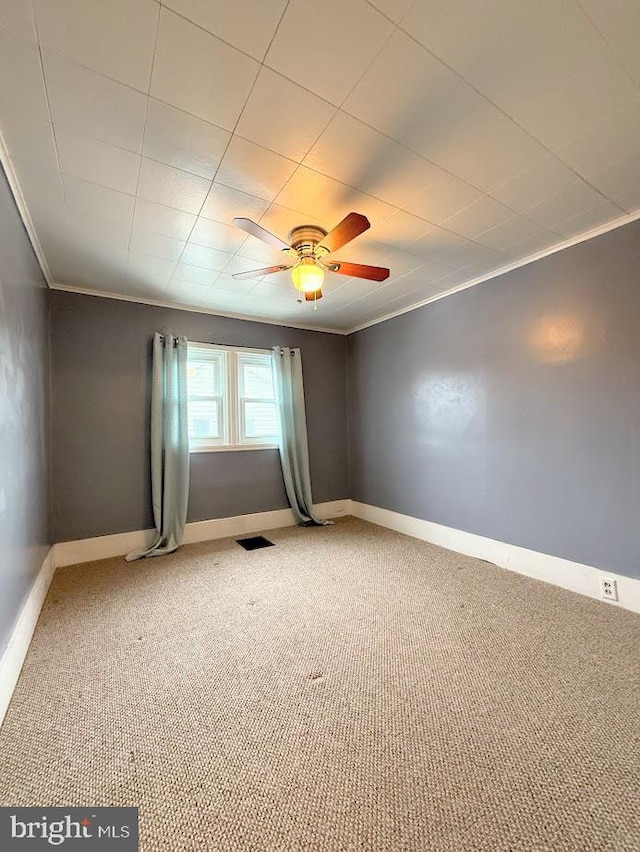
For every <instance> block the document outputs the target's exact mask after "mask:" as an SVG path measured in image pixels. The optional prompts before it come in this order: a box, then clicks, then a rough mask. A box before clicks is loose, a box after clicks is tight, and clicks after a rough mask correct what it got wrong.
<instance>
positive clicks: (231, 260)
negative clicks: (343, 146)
mask: <svg viewBox="0 0 640 852" xmlns="http://www.w3.org/2000/svg"><path fill="white" fill-rule="evenodd" d="M161 5H162V4H161ZM289 5H290V0H287V2H286V4H285V7H284V9H283V10H282V14H281V15H280V18H279V20H278V23H277V25H276V28H275V30H274V32H273V35H272V37H271V40H270V41H269V45H268V46H267V49H266V51H265V53H264V56H263V58H262V61H260V67H259V68H258V73H257V74H256V77H255V80H254V81H253V85H252V86H251V89H250V91H249V93H248V94H247V98H246V100H245V102H244V105H243V107H242V109H241V111H240V114H239V115H238V118H237V120H236V123H235V125H234V127H233V130H232V131H231V134H230V137H229V140H228V142H227V145H226V147H225V150H224V152H223V154H222V156H221V158H220V162H219V163H218V166H217V168H216V170H215V173H214V176H213V179H212V182H211V187H209V192H210V191H211V189H212V187H213V185H214V183H216V177H217V175H218V172H219V171H220V167H221V166H222V163H223V161H224V158H225V156H226V153H227V150H228V148H229V146H230V144H231V142H232V140H233V138H234V136H237V137H238V138H240V139H243V140H244V141H245V142H250V143H251V144H252V145H256V146H257V147H259V148H262V149H263V150H265V151H270V152H271V153H273V154H277V155H278V156H280V157H282V156H283V155H282V154H280V153H279V152H278V151H273V150H272V149H271V148H267V147H266V146H264V145H261V144H259V143H257V142H255V141H253V140H251V139H248V138H246V137H244V136H241V135H240V134H237V133H236V128H237V127H238V125H239V123H240V120H241V118H242V115H243V113H244V111H245V109H246V107H247V104H248V102H249V99H250V97H251V95H252V93H253V90H254V89H255V87H256V85H257V82H258V79H259V77H260V72H261V71H262V69H263V68H265V67H267V68H268V67H269V66H267V65H265V59H266V57H267V55H268V53H269V49H270V48H271V45H272V44H273V41H274V39H275V37H276V35H277V32H278V29H279V28H280V25H281V23H282V20H283V18H284V16H285V14H286V12H287V9H288V8H289ZM207 32H208V31H207ZM269 70H272V71H273V72H274V73H275V74H278V72H277V71H274V69H271V68H270V69H269ZM279 76H283V75H279ZM284 79H288V78H286V77H284ZM289 82H291V83H294V81H292V80H289ZM294 85H298V84H297V83H294ZM298 87H299V88H304V87H300V86H298ZM304 90H305V91H307V92H308V93H309V94H312V95H313V92H311V91H310V90H308V89H304ZM320 100H322V101H324V102H325V103H327V104H328V105H329V106H331V107H332V108H333V109H334V113H333V115H332V116H331V118H329V119H328V121H327V122H326V124H325V126H324V127H323V128H322V130H321V131H320V132H319V133H318V136H317V137H316V139H315V140H314V142H313V144H312V145H310V146H309V148H308V149H307V151H306V152H305V155H304V156H305V157H306V155H307V154H308V152H309V151H310V150H311V148H312V147H313V145H315V144H316V142H317V141H318V139H319V138H320V136H321V135H322V134H323V133H324V131H325V130H326V128H327V127H328V126H329V124H330V122H331V121H332V120H333V117H334V116H335V114H336V112H337V108H336V107H335V106H334V105H333V104H331V103H330V102H329V101H325V99H324V98H321V99H320ZM284 159H285V160H289V162H291V163H296V161H295V160H292V159H291V158H290V157H284ZM303 159H304V158H303ZM299 167H300V163H296V167H295V169H294V170H293V172H292V175H291V176H292V177H293V175H294V174H295V173H296V172H297V170H298V168H299ZM287 183H288V181H285V186H286V184H287ZM218 185H219V186H227V185H226V184H224V183H222V182H220V181H218ZM227 188H228V189H235V188H234V187H227ZM283 188H284V187H282V188H281V189H280V192H281V191H282V189H283ZM236 191H239V190H236ZM278 194H279V193H278ZM208 195H209V193H207V196H206V197H205V200H204V202H203V204H202V207H201V208H200V213H199V214H198V217H199V216H200V214H201V213H202V210H203V209H204V205H205V204H206V201H207V198H208ZM256 197H257V196H256ZM264 200H265V201H266V199H264ZM273 203H274V200H273V199H272V200H271V201H270V202H268V204H269V206H268V207H267V209H266V210H265V212H264V213H263V214H262V215H261V216H260V217H259V218H258V221H259V222H260V221H262V219H263V217H264V216H265V215H266V214H267V212H268V211H269V210H270V209H271V207H272V206H273ZM204 218H208V217H204ZM212 221H217V220H215V219H214V220H212ZM196 224H197V218H196V222H194V225H193V227H192V229H191V231H190V233H189V237H187V241H186V243H185V248H184V249H183V251H182V253H181V255H180V259H179V261H178V263H180V262H182V256H183V255H184V252H185V251H186V247H187V243H188V242H189V238H190V236H191V234H192V233H193V231H194V229H195V227H196ZM220 224H231V223H220ZM246 242H247V240H246V239H245V240H244V241H243V242H242V243H241V244H240V245H239V246H238V248H237V249H236V251H235V252H233V253H232V256H231V257H230V258H229V261H228V263H227V264H226V265H225V268H224V270H222V272H220V273H219V274H218V276H217V278H216V279H215V280H214V281H213V282H212V283H211V285H210V286H209V288H208V290H207V293H208V292H209V291H210V290H213V289H214V288H215V283H216V281H217V280H218V278H219V277H220V275H222V273H223V272H224V271H225V270H226V269H228V268H229V267H230V266H231V265H232V264H233V262H234V260H235V259H236V258H237V257H238V256H242V255H240V251H241V249H242V246H244V245H245V244H246ZM176 269H177V265H176ZM174 273H175V270H174ZM174 273H172V276H171V278H170V280H169V285H168V286H171V283H172V281H173V280H174ZM257 287H258V283H256V285H255V287H252V288H251V289H250V290H249V291H247V293H245V294H244V295H245V297H246V296H247V295H249V294H250V293H253V292H254V290H255V289H256V288H257ZM204 298H206V293H205V295H204V296H203V299H204Z"/></svg>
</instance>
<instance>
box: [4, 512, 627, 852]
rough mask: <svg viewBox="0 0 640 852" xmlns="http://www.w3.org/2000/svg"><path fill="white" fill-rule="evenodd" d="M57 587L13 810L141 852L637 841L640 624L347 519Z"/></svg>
mask: <svg viewBox="0 0 640 852" xmlns="http://www.w3.org/2000/svg"><path fill="white" fill-rule="evenodd" d="M268 536H269V537H270V538H272V540H274V541H275V542H276V543H277V546H276V547H271V548H267V549H265V550H258V551H254V552H249V553H247V552H245V551H244V550H242V549H241V548H240V547H239V546H238V545H237V544H235V543H234V542H233V541H231V540H223V541H217V542H211V543H207V544H202V545H192V546H189V547H184V548H183V549H182V550H181V551H179V552H178V553H176V554H173V555H171V556H168V557H164V558H162V559H153V560H148V561H145V562H138V563H133V564H126V563H125V562H124V561H122V560H120V559H110V560H105V561H103V562H98V563H92V564H90V565H81V566H74V567H72V568H66V569H61V570H60V571H58V573H57V574H56V577H55V579H54V582H53V585H52V587H51V591H50V594H49V597H48V599H47V602H46V605H45V608H44V611H43V613H42V617H41V619H40V622H39V625H38V628H37V630H36V634H35V637H34V641H33V645H32V647H31V650H30V652H29V656H28V659H27V662H26V665H25V668H24V670H23V673H22V676H21V678H20V681H19V684H18V687H17V690H16V693H15V696H14V699H13V702H12V704H11V707H10V710H9V713H8V716H7V719H6V722H5V725H4V727H3V728H2V731H1V732H0V794H1V799H2V804H10V805H46V804H51V805H83V804H93V805H109V804H111V805H137V806H139V808H140V814H141V831H142V841H141V849H142V850H145V852H151V850H153V852H160V850H162V852H165V850H166V852H178V850H220V851H221V852H224V850H255V852H271V851H272V850H282V852H285V851H286V852H293V850H295V852H307V850H309V851H310V852H315V850H318V852H342V850H358V852H368V850H372V852H378V850H393V852H395V850H451V852H464V850H486V852H501V850H505V852H506V850H510V852H516V850H552V852H565V850H571V851H572V852H574V850H575V851H576V852H577V850H607V852H610V850H638V849H640V778H639V770H640V741H639V736H640V695H639V683H640V671H639V669H640V619H639V618H638V617H637V616H635V615H633V614H631V613H629V612H625V611H623V610H620V609H616V608H615V607H611V606H608V605H606V604H603V603H600V602H598V601H592V600H589V599H587V598H582V597H579V596H577V595H573V594H571V593H569V592H564V591H562V590H560V589H557V588H554V587H551V586H548V585H545V584H542V583H538V582H535V581H533V580H528V579H525V578H522V577H519V576H517V575H514V574H510V573H508V572H506V571H502V570H499V569H497V568H495V567H493V566H491V565H488V564H487V563H483V562H480V561H478V560H474V559H468V558H465V557H462V556H457V555H456V554H453V553H450V552H448V551H445V550H441V549H439V548H437V547H433V546H431V545H428V544H425V543H423V542H419V541H416V540H415V539H411V538H407V537H404V536H401V535H398V534H396V533H392V532H389V531H386V530H383V529H381V528H379V527H375V526H372V525H369V524H366V523H364V522H362V521H357V520H354V519H350V518H349V519H344V520H343V521H341V522H339V523H338V524H336V526H333V527H325V528H318V529H307V530H303V529H298V528H292V529H282V530H277V531H273V532H270V533H268Z"/></svg>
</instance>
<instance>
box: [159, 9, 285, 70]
mask: <svg viewBox="0 0 640 852" xmlns="http://www.w3.org/2000/svg"><path fill="white" fill-rule="evenodd" d="M289 2H290V0H287V7H288V6H289ZM159 5H160V7H161V9H163V10H164V11H166V12H168V13H169V14H170V15H175V16H176V18H181V20H183V21H186V22H187V23H188V24H190V25H191V26H192V27H195V28H196V29H198V30H200V32H203V33H206V34H207V35H208V36H211V37H212V38H215V39H216V40H217V41H219V42H222V44H225V45H226V46H227V47H230V48H232V50H237V51H238V53H241V54H242V55H243V56H245V57H246V58H247V59H251V61H252V62H258V63H259V64H260V65H262V64H263V60H260V59H257V58H256V57H255V56H252V54H250V53H247V51H246V50H243V49H242V48H241V47H238V46H237V45H235V44H232V43H231V42H230V41H227V40H226V39H224V38H222V37H221V36H219V35H218V34H217V33H212V32H211V30H208V29H207V28H206V27H203V26H202V24H199V23H197V21H193V20H192V19H191V18H188V17H187V16H186V15H184V14H183V13H182V12H177V11H176V10H175V9H172V8H171V6H167V4H166V3H163V2H162V0H160V3H159ZM280 20H282V18H280ZM278 26H280V21H278ZM272 40H273V39H272ZM269 46H271V43H269ZM265 56H266V54H265Z"/></svg>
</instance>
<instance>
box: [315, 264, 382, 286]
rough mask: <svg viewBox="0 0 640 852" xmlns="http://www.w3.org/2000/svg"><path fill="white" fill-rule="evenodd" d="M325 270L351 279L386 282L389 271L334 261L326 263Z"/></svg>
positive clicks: (380, 267) (377, 267)
mask: <svg viewBox="0 0 640 852" xmlns="http://www.w3.org/2000/svg"><path fill="white" fill-rule="evenodd" d="M327 269H328V270H330V271H331V272H338V273H340V275H350V276H352V277H353V278H368V279H369V280H370V281H386V279H387V278H388V277H389V270H388V269H386V268H385V267H384V266H367V265H366V264H364V263H341V262H340V261H339V260H336V261H333V262H332V263H327Z"/></svg>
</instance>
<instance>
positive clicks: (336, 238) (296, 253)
mask: <svg viewBox="0 0 640 852" xmlns="http://www.w3.org/2000/svg"><path fill="white" fill-rule="evenodd" d="M233 224H234V225H236V226H237V227H238V228H242V230H243V231H246V232H247V234H251V236H252V237H257V238H258V239H259V240H263V241H264V242H265V243H268V244H269V245H271V246H274V247H275V248H278V249H281V250H282V251H283V252H285V254H288V255H290V256H291V258H292V259H294V262H293V263H289V264H284V265H280V266H267V267H265V268H264V269H252V270H251V271H250V272H237V273H236V274H235V275H234V276H233V277H234V278H238V279H244V278H261V277H262V276H263V275H271V274H272V273H273V272H282V271H283V270H285V269H291V270H292V272H291V278H292V280H293V285H294V287H295V288H296V290H298V292H299V294H300V296H299V298H298V301H299V302H301V301H302V298H303V297H304V299H305V300H306V301H307V302H316V301H317V300H318V299H321V298H322V284H323V282H324V274H325V270H328V271H329V272H338V273H339V274H340V275H348V276H350V277H354V278H367V279H369V280H370V281H384V280H385V279H387V278H388V277H389V270H388V269H385V268H384V267H382V266H366V265H365V264H362V263H343V262H342V261H340V260H328V259H327V256H328V255H329V254H332V253H333V252H334V251H337V250H338V249H339V248H342V246H345V245H346V244H347V243H350V242H351V240H354V239H355V238H356V237H359V236H360V234H362V233H364V232H365V231H366V230H367V229H368V228H370V227H371V225H370V224H369V220H368V219H367V217H366V216H363V215H362V214H360V213H349V214H348V215H347V216H345V217H344V219H343V220H342V222H340V223H339V224H338V225H336V226H335V228H334V229H333V230H332V231H329V233H327V232H326V231H325V230H324V228H320V227H319V226H317V225H300V226H299V227H297V228H294V229H293V230H292V231H291V233H290V234H289V243H285V241H284V240H281V239H280V237H277V236H276V235H275V234H272V233H271V232H270V231H267V230H266V229H265V228H263V227H262V226H261V225H258V224H257V223H256V222H252V221H251V219H243V218H236V219H234V220H233Z"/></svg>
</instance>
